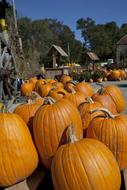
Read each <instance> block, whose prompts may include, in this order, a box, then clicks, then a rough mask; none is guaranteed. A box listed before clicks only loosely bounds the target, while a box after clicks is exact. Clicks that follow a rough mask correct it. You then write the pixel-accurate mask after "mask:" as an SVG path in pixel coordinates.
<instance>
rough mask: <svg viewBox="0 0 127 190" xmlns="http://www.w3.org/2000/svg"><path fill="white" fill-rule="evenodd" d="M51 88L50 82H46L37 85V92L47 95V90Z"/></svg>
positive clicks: (43, 95)
mask: <svg viewBox="0 0 127 190" xmlns="http://www.w3.org/2000/svg"><path fill="white" fill-rule="evenodd" d="M52 88H53V86H52V84H50V83H47V84H43V85H41V86H39V89H38V93H39V94H40V96H42V97H45V96H47V95H48V93H49V91H50V90H51V89H52Z"/></svg>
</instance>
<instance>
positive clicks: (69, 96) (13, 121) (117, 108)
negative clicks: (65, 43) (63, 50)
mask: <svg viewBox="0 0 127 190" xmlns="http://www.w3.org/2000/svg"><path fill="white" fill-rule="evenodd" d="M21 91H22V94H23V95H25V96H28V103H23V104H21V105H19V106H17V107H16V109H15V110H14V113H1V114H0V125H1V133H0V142H1V143H0V153H1V157H0V168H1V170H0V176H1V178H0V186H9V185H12V184H15V183H17V182H18V181H21V180H23V179H24V178H26V177H28V176H29V175H30V174H31V173H32V172H33V171H34V170H35V168H36V167H37V164H38V154H39V158H40V160H41V162H42V164H43V166H45V167H46V168H47V169H51V172H52V179H53V184H54V188H55V190H77V189H79V190H84V189H86V190H91V189H92V190H96V189H98V190H102V189H103V190H107V189H110V190H119V189H120V183H121V177H120V170H123V169H125V168H126V167H127V117H126V116H125V115H123V114H121V112H122V111H124V109H125V105H126V102H125V99H124V97H123V95H122V92H121V91H120V89H119V88H118V87H116V86H113V85H110V86H106V87H101V89H100V90H99V91H98V92H97V93H94V90H93V88H92V86H90V85H89V84H88V83H85V82H81V83H75V82H74V81H72V79H71V78H70V77H69V76H66V75H63V76H62V77H61V79H60V81H55V80H52V79H39V80H37V79H36V78H31V79H29V81H27V82H25V83H24V84H23V85H22V86H21ZM32 91H34V93H33V92H32ZM35 91H36V92H35ZM18 115H19V116H18ZM23 120H24V121H23ZM28 128H29V130H28ZM29 131H30V132H29ZM30 133H31V135H30ZM34 144H35V145H34ZM105 145H106V146H105ZM35 146H36V148H35ZM36 149H37V150H36ZM37 152H38V154H37Z"/></svg>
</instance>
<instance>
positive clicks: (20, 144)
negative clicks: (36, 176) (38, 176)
mask: <svg viewBox="0 0 127 190" xmlns="http://www.w3.org/2000/svg"><path fill="white" fill-rule="evenodd" d="M37 164H38V155H37V151H36V149H35V146H34V144H33V142H32V138H31V135H30V132H29V130H28V128H27V126H26V124H25V122H24V121H23V120H22V119H21V118H20V116H18V115H17V114H12V113H1V114H0V186H10V185H13V184H15V183H17V182H19V181H22V180H24V179H25V178H27V177H28V176H30V175H31V174H32V172H33V171H34V170H35V169H36V167H37Z"/></svg>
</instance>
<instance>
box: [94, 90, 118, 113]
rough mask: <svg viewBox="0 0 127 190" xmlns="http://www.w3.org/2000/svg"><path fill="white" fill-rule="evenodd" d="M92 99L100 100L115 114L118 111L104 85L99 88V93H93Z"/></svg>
mask: <svg viewBox="0 0 127 190" xmlns="http://www.w3.org/2000/svg"><path fill="white" fill-rule="evenodd" d="M92 99H93V100H94V101H96V102H99V103H100V104H101V105H102V106H103V107H105V108H107V109H109V110H110V111H111V112H112V113H113V114H116V113H117V109H116V105H115V103H114V102H113V100H112V98H111V97H110V96H109V95H108V94H106V92H105V89H104V87H102V88H101V89H99V90H98V91H97V93H95V94H93V96H92Z"/></svg>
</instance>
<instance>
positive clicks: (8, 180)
mask: <svg viewBox="0 0 127 190" xmlns="http://www.w3.org/2000/svg"><path fill="white" fill-rule="evenodd" d="M1 118H2V119H3V124H4V123H5V122H4V121H5V120H6V118H5V119H4V117H3V115H1ZM1 118H0V119H1ZM6 142H7V141H6ZM0 150H1V153H2V154H1V155H2V156H1V158H4V156H3V153H4V152H3V151H2V149H0ZM7 150H8V149H7ZM1 161H2V166H3V170H4V171H5V173H6V176H7V178H6V180H7V182H6V180H5V183H9V184H10V183H11V180H10V178H9V177H11V176H9V175H8V172H7V171H6V167H5V164H4V162H5V159H1Z"/></svg>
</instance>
